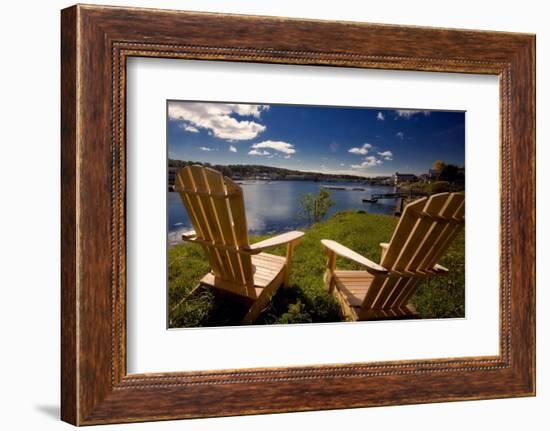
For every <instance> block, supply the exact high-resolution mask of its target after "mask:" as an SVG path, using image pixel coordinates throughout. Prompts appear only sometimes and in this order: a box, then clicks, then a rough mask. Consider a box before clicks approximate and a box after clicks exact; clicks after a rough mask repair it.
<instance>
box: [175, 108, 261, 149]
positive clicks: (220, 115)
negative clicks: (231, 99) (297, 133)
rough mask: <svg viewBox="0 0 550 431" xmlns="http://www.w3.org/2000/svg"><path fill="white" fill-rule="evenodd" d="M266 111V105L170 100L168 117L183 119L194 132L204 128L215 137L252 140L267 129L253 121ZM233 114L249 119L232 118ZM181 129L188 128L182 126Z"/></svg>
mask: <svg viewBox="0 0 550 431" xmlns="http://www.w3.org/2000/svg"><path fill="white" fill-rule="evenodd" d="M267 110H269V105H245V104H235V103H195V102H170V103H169V105H168V117H169V118H170V120H175V121H177V120H181V121H184V122H185V124H186V125H187V126H188V127H192V128H194V129H196V130H197V131H198V130H199V129H205V130H207V131H208V133H209V134H211V135H214V136H215V137H217V138H220V139H226V140H228V141H239V140H249V139H254V138H255V137H257V136H258V135H259V134H260V133H262V132H263V131H264V130H265V129H266V127H265V126H264V125H263V124H260V123H258V122H257V121H254V120H258V119H260V117H261V114H262V112H264V111H267ZM236 116H238V117H252V119H250V120H246V119H242V118H235V117H236ZM184 130H187V129H186V128H185V127H184ZM187 131H191V132H193V131H192V130H187Z"/></svg>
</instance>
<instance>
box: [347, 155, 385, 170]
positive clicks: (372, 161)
mask: <svg viewBox="0 0 550 431" xmlns="http://www.w3.org/2000/svg"><path fill="white" fill-rule="evenodd" d="M382 163H383V162H382V160H379V159H377V158H376V157H375V156H367V157H365V161H364V162H363V163H361V164H360V165H350V167H351V168H352V169H366V168H372V167H375V166H380V165H381V164H382Z"/></svg>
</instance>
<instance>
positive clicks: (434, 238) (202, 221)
mask: <svg viewBox="0 0 550 431" xmlns="http://www.w3.org/2000/svg"><path fill="white" fill-rule="evenodd" d="M61 43H62V47H61V48H62V65H61V66H62V67H61V69H62V94H61V101H62V103H61V106H62V112H61V116H62V154H61V162H62V184H61V192H62V286H61V288H62V337H61V338H62V346H61V350H62V364H61V366H62V382H61V383H62V390H61V394H62V395H61V396H62V400H61V415H62V419H63V420H65V421H67V422H69V423H72V424H75V425H91V424H103V423H118V422H138V421H151V420H165V419H178V418H196V417H212V416H227V415H242V414H256V413H273V412H289V411H307V410H321V409H340V408H352V407H367V406H382V405H395V404H413V403H428V402H441V401H454V400H472V399H488V398H502V397H514V396H533V395H534V394H535V110H534V100H535V78H534V70H535V37H534V36H533V35H528V34H512V33H499V32H485V31H470V30H450V29H435V28H422V27H403V26H389V25H378V24H365V23H351V22H325V21H312V20H307V21H306V20H296V19H286V18H274V17H253V16H239V15H220V14H211V13H196V12H193V13H191V12H179V11H167V10H149V9H134V8H119V7H104V6H93V5H77V6H73V7H70V8H68V9H64V10H63V11H62V27H61Z"/></svg>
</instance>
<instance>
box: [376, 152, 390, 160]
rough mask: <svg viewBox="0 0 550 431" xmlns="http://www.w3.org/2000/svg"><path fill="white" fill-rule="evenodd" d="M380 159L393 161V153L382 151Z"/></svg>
mask: <svg viewBox="0 0 550 431" xmlns="http://www.w3.org/2000/svg"><path fill="white" fill-rule="evenodd" d="M378 155H379V156H380V157H383V158H384V160H393V153H392V152H391V151H390V150H387V151H381V152H379V153H378Z"/></svg>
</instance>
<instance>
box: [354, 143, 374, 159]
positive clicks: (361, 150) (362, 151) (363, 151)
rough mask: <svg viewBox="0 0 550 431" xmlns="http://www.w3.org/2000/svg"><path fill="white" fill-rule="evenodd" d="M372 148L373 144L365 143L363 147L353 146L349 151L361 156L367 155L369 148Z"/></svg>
mask: <svg viewBox="0 0 550 431" xmlns="http://www.w3.org/2000/svg"><path fill="white" fill-rule="evenodd" d="M371 148H372V145H371V144H368V143H364V144H363V145H362V146H361V147H353V148H350V149H349V150H348V153H351V154H358V155H360V156H364V155H366V154H367V153H368V152H369V150H370V149H371Z"/></svg>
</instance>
